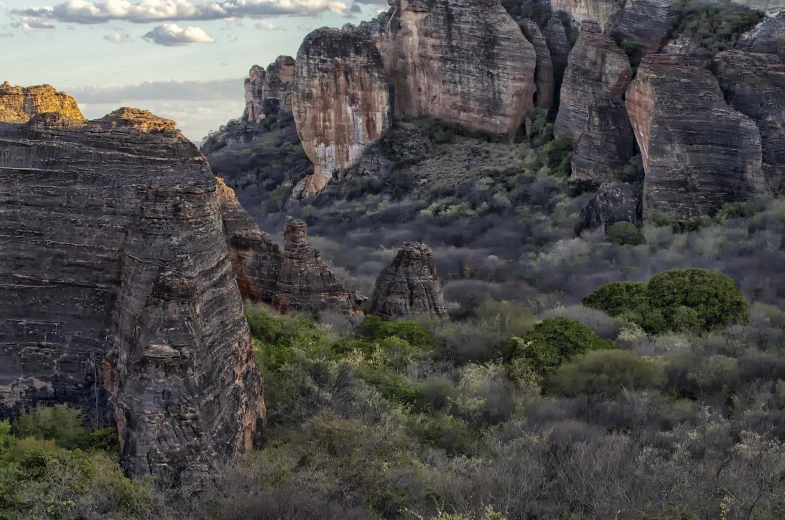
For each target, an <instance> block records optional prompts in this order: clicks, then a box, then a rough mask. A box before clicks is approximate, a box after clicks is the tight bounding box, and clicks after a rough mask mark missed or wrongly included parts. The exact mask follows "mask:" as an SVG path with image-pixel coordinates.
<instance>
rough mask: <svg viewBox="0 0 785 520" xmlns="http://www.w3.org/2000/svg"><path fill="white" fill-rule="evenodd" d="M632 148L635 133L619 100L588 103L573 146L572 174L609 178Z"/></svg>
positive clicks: (628, 156) (621, 165) (587, 178)
mask: <svg viewBox="0 0 785 520" xmlns="http://www.w3.org/2000/svg"><path fill="white" fill-rule="evenodd" d="M634 149H635V135H634V134H633V132H632V126H630V120H629V118H628V117H627V109H626V108H625V106H624V102H622V101H621V100H604V101H597V102H595V103H592V104H591V105H589V112H588V119H587V121H586V125H585V126H584V127H583V133H581V135H580V137H579V138H578V140H577V141H576V142H575V145H574V146H573V153H572V176H573V177H575V178H578V179H586V180H593V181H599V182H605V181H612V180H613V179H614V178H615V176H616V172H617V171H618V170H619V169H620V168H622V167H623V166H624V165H626V164H627V163H628V162H629V160H630V158H631V157H632V155H633V152H634Z"/></svg>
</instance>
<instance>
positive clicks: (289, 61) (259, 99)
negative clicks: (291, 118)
mask: <svg viewBox="0 0 785 520" xmlns="http://www.w3.org/2000/svg"><path fill="white" fill-rule="evenodd" d="M294 68H295V62H294V58H292V57H291V56H278V58H276V60H275V61H274V62H272V63H271V64H270V65H268V67H267V70H265V69H263V68H262V67H260V66H259V65H254V66H253V67H251V70H250V72H249V73H248V76H249V77H248V78H246V80H245V112H244V113H243V118H242V120H243V122H246V123H247V122H252V123H261V122H262V121H264V119H265V118H266V117H267V116H269V115H270V114H276V115H277V114H279V113H281V112H283V113H286V114H291V113H292V96H291V91H292V83H293V81H294Z"/></svg>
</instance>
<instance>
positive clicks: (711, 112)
mask: <svg viewBox="0 0 785 520" xmlns="http://www.w3.org/2000/svg"><path fill="white" fill-rule="evenodd" d="M626 106H627V113H628V114H629V117H630V123H631V124H632V127H633V130H634V131H635V136H636V138H637V142H638V145H639V146H640V150H641V156H642V159H643V166H644V169H645V171H646V179H645V181H644V189H643V218H649V217H651V216H652V215H654V214H655V213H664V214H665V215H667V216H668V217H670V218H672V219H675V220H688V219H692V218H697V217H702V216H706V215H713V214H714V213H716V212H717V211H718V210H719V209H721V208H722V206H723V205H724V204H726V203H729V202H736V201H743V200H748V199H750V198H752V197H754V196H756V194H757V193H760V192H761V191H762V190H763V189H764V187H763V185H764V182H763V175H762V173H761V160H762V151H761V135H760V131H759V130H758V127H757V126H756V124H755V121H753V120H752V118H750V117H747V116H745V115H743V114H742V113H740V112H737V111H736V110H734V109H733V108H731V107H730V106H728V104H727V103H726V102H725V99H724V98H723V94H722V91H721V90H720V86H719V84H718V82H717V79H716V78H715V77H714V76H713V75H712V74H711V72H709V71H708V70H707V69H706V68H704V67H703V60H701V59H699V58H691V57H689V56H682V55H659V54H652V55H649V56H646V57H645V58H644V59H643V61H642V63H641V65H640V67H639V68H638V74H637V76H636V78H635V80H634V81H633V82H632V83H631V84H630V87H629V89H628V90H627V94H626Z"/></svg>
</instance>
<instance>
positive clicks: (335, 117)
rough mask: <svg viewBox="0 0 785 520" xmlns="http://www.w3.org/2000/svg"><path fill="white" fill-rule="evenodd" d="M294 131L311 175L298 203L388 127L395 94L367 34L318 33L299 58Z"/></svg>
mask: <svg viewBox="0 0 785 520" xmlns="http://www.w3.org/2000/svg"><path fill="white" fill-rule="evenodd" d="M292 100H293V103H292V105H293V112H294V120H295V123H296V125H297V132H298V134H299V135H300V139H301V141H302V144H303V148H304V149H305V153H306V154H307V155H308V158H309V159H311V161H312V162H313V164H314V173H313V175H309V176H308V177H306V178H305V179H303V180H302V181H301V182H300V183H298V184H297V186H296V187H295V189H294V192H293V196H294V197H296V198H309V197H312V196H314V195H316V194H317V193H318V192H320V191H321V190H322V189H323V188H324V186H325V185H326V184H327V183H328V182H329V181H330V179H332V177H333V173H334V172H335V171H336V170H339V169H342V168H348V167H350V166H352V165H354V164H356V163H357V161H358V160H359V159H360V157H361V156H362V152H363V150H364V149H365V147H366V146H368V145H369V144H371V143H373V142H374V141H376V140H378V139H379V138H380V137H381V136H382V135H384V133H385V132H386V131H387V130H388V129H389V128H390V126H392V122H393V106H392V102H393V94H392V85H391V83H390V80H389V79H388V77H387V74H385V71H384V65H383V64H382V57H381V55H380V54H379V50H378V49H377V48H376V46H375V45H374V44H373V42H372V41H371V39H370V37H369V36H368V35H367V33H366V32H364V31H361V30H359V29H354V28H349V29H347V30H342V31H341V30H337V29H328V28H322V29H317V30H316V31H313V32H312V33H310V34H309V35H308V36H306V38H305V40H304V41H303V43H302V45H301V46H300V50H299V51H298V53H297V64H296V67H295V76H294V91H293V95H292Z"/></svg>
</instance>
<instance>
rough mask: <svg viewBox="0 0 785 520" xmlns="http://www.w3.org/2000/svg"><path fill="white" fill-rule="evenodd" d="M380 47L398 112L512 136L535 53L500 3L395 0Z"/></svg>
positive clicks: (531, 86) (524, 106)
mask: <svg viewBox="0 0 785 520" xmlns="http://www.w3.org/2000/svg"><path fill="white" fill-rule="evenodd" d="M390 5H391V6H392V7H393V13H392V16H391V19H390V22H389V24H388V28H387V31H386V32H385V33H384V34H383V35H382V36H381V38H380V49H381V53H382V57H383V59H384V66H385V69H386V70H387V74H388V76H389V77H390V78H391V79H392V81H393V83H394V85H395V114H396V115H397V116H403V115H408V116H411V117H420V116H432V117H435V118H438V119H442V120H444V121H448V122H451V123H456V124H459V125H461V126H464V127H466V128H469V129H472V130H482V131H487V132H492V133H497V134H508V135H510V136H511V137H513V136H515V134H516V133H517V132H518V130H519V129H520V127H521V124H522V123H523V120H524V117H525V115H526V112H527V111H528V110H529V108H531V107H532V105H533V97H534V91H535V89H536V86H535V82H534V71H535V67H536V63H537V56H536V53H535V50H534V47H533V46H532V44H530V43H529V42H528V41H527V40H526V38H524V37H523V34H522V33H521V29H520V27H519V26H518V24H517V23H515V21H514V20H513V19H512V18H511V17H510V15H509V14H508V13H507V11H505V9H504V8H503V7H502V5H501V3H500V2H499V0H391V1H390Z"/></svg>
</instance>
